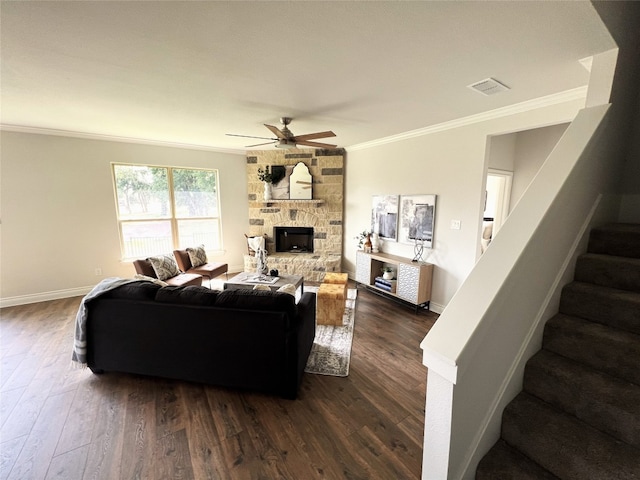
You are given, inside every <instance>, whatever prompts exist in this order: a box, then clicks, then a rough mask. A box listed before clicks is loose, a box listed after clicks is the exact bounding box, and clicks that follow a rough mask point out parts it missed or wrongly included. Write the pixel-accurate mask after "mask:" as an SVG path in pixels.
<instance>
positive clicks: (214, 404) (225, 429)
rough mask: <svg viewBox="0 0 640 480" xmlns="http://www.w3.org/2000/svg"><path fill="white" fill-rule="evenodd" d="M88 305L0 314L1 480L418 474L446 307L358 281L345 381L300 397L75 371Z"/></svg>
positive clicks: (304, 389)
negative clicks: (423, 305) (431, 372)
mask: <svg viewBox="0 0 640 480" xmlns="http://www.w3.org/2000/svg"><path fill="white" fill-rule="evenodd" d="M79 302H80V298H79V297H78V298H69V299H62V300H55V301H51V302H43V303H39V304H31V305H23V306H17V307H10V308H5V309H2V310H1V311H0V329H1V330H2V335H1V338H0V345H1V347H2V352H1V354H0V358H1V364H0V365H1V367H2V370H1V378H0V426H1V427H0V480H8V479H17V478H19V479H21V480H23V479H25V480H27V479H33V480H40V479H42V480H61V479H68V480H76V479H78V480H79V479H91V480H101V479H108V480H116V479H117V480H119V479H148V480H156V479H161V478H167V479H185V480H190V479H194V480H202V479H211V480H220V479H228V480H236V479H237V480H244V479H266V480H271V479H275V478H278V479H291V480H298V479H305V480H306V479H309V480H315V479H323V480H334V479H336V480H338V479H389V478H394V479H396V478H402V479H413V478H416V479H417V478H420V471H421V461H422V438H423V428H424V407H425V388H426V368H425V367H424V366H423V365H422V352H421V350H420V347H419V344H420V342H421V340H422V339H423V338H424V336H425V334H426V333H427V332H428V331H429V329H430V328H431V327H432V326H433V324H434V322H435V321H436V319H437V315H435V314H433V313H430V312H428V311H421V312H420V313H419V314H415V313H414V312H413V311H412V310H411V309H409V308H407V307H405V306H402V305H398V304H396V303H394V302H392V301H390V300H388V299H385V298H382V297H380V296H378V295H376V294H373V293H371V292H368V291H366V290H364V289H359V291H358V299H357V307H356V314H355V327H354V337H353V348H352V354H351V366H350V373H349V376H348V377H345V378H340V377H330V376H323V375H310V374H306V375H305V378H304V380H303V383H302V386H301V388H300V392H299V395H298V399H297V400H293V401H292V400H286V399H282V398H279V397H274V396H270V395H266V394H261V393H255V392H245V391H237V390H232V389H226V388H218V387H215V386H210V385H201V384H196V383H188V382H181V381H177V380H169V379H158V378H151V377H143V376H137V375H127V374H115V373H107V374H104V375H93V374H92V373H91V371H90V370H88V369H85V370H82V369H74V368H73V367H72V365H71V362H70V358H71V347H72V342H73V330H74V321H75V315H76V312H77V309H78V305H79Z"/></svg>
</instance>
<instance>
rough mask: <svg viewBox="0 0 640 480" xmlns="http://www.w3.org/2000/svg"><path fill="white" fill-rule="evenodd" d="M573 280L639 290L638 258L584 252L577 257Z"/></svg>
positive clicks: (639, 267) (639, 264)
mask: <svg viewBox="0 0 640 480" xmlns="http://www.w3.org/2000/svg"><path fill="white" fill-rule="evenodd" d="M574 278H575V280H576V281H578V282H586V283H593V284H596V285H602V286H605V287H610V288H619V289H621V290H630V291H632V292H640V258H627V257H614V256H612V255H601V254H598V253H586V254H584V255H580V256H579V257H578V261H577V262H576V271H575V277H574Z"/></svg>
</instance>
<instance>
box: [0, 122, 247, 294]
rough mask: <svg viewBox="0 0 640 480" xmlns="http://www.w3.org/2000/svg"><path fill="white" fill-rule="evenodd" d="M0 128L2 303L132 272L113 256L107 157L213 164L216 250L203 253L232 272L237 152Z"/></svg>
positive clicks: (242, 207)
mask: <svg viewBox="0 0 640 480" xmlns="http://www.w3.org/2000/svg"><path fill="white" fill-rule="evenodd" d="M1 134H2V137H1V143H0V154H1V156H2V165H1V174H2V176H1V184H0V186H1V193H0V201H1V204H2V227H1V228H2V242H1V246H0V258H1V262H2V263H1V265H0V297H1V298H2V304H3V305H8V304H14V303H27V302H29V301H39V300H46V299H49V298H59V297H65V296H72V295H81V294H83V293H85V292H86V291H88V289H89V288H91V287H92V286H93V285H95V284H96V283H97V282H98V281H99V280H100V279H102V278H105V277H111V276H119V277H128V276H132V275H133V274H134V270H133V266H132V264H131V263H129V262H122V261H121V260H120V257H121V252H120V241H119V234H118V226H117V222H116V211H115V200H114V193H113V184H112V179H111V166H110V165H111V162H124V163H139V164H155V165H171V166H180V167H199V168H216V169H218V171H219V178H220V200H221V204H222V212H221V220H222V228H223V239H222V242H223V248H224V252H222V254H221V255H220V256H219V257H218V258H212V259H211V260H214V261H225V262H226V263H228V264H229V266H230V268H235V269H237V270H238V271H240V270H242V254H243V253H244V251H245V249H246V246H245V242H244V236H243V234H244V231H245V229H246V225H247V224H248V215H247V184H246V159H245V156H244V155H234V154H229V153H220V152H212V151H198V150H189V149H180V148H171V147H161V146H152V145H141V144H134V143H123V142H110V141H100V140H89V139H79V138H69V137H60V136H52V135H37V134H27V133H17V132H7V131H3V132H2V133H1ZM96 268H101V269H102V273H103V275H102V276H96V275H95V269H96Z"/></svg>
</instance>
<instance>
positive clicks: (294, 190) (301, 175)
mask: <svg viewBox="0 0 640 480" xmlns="http://www.w3.org/2000/svg"><path fill="white" fill-rule="evenodd" d="M312 185H313V180H312V179H311V174H310V173H309V167H307V166H306V165H305V164H304V163H303V162H298V163H297V164H296V166H295V167H293V172H292V173H291V176H290V177H289V198H290V199H291V200H310V199H311V198H313V190H312Z"/></svg>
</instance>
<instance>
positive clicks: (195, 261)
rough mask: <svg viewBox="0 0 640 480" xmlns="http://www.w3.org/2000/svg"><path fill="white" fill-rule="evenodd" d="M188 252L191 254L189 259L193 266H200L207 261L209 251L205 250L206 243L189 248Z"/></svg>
mask: <svg viewBox="0 0 640 480" xmlns="http://www.w3.org/2000/svg"><path fill="white" fill-rule="evenodd" d="M187 254H189V261H190V262H191V266H192V267H199V266H200V265H204V264H205V263H207V253H206V252H205V251H204V245H200V246H199V247H195V248H191V247H189V248H187Z"/></svg>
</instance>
